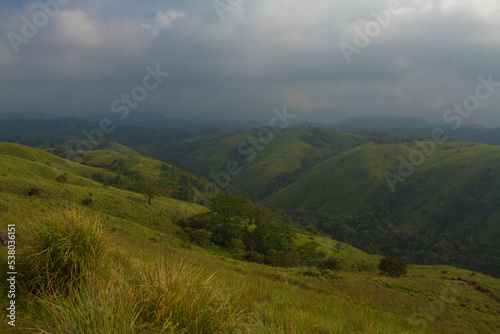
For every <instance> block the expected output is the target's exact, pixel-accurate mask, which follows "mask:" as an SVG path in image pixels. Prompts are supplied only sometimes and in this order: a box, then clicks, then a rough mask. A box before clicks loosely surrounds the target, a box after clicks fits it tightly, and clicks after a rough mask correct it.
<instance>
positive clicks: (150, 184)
mask: <svg viewBox="0 0 500 334" xmlns="http://www.w3.org/2000/svg"><path fill="white" fill-rule="evenodd" d="M135 189H136V190H137V192H139V193H141V194H143V195H144V197H146V200H147V201H148V203H149V205H151V203H152V201H153V200H154V199H155V198H156V197H158V196H160V195H161V190H160V188H159V187H158V183H157V182H156V181H153V180H149V181H141V182H138V183H137V184H136V186H135Z"/></svg>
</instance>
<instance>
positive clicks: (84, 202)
mask: <svg viewBox="0 0 500 334" xmlns="http://www.w3.org/2000/svg"><path fill="white" fill-rule="evenodd" d="M92 196H93V194H92V193H89V194H88V195H87V197H86V198H84V199H83V200H82V205H85V206H89V205H90V204H92V202H93V201H94V200H93V199H92Z"/></svg>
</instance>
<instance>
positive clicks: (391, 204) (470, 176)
mask: <svg viewBox="0 0 500 334" xmlns="http://www.w3.org/2000/svg"><path fill="white" fill-rule="evenodd" d="M415 149H417V147H415V146H414V145H413V144H411V145H402V144H381V145H376V144H365V145H363V146H361V147H357V148H355V149H353V150H350V151H348V152H344V153H343V154H341V155H339V156H336V157H333V158H331V159H329V160H327V161H325V162H323V163H322V164H320V165H318V166H316V167H314V168H312V169H311V170H309V171H308V172H306V173H305V174H304V175H302V176H300V177H299V178H298V179H297V180H296V181H295V182H294V183H293V184H292V185H290V186H289V187H287V188H285V189H282V190H281V191H279V192H277V193H275V194H272V195H271V196H269V197H268V198H266V199H265V201H264V202H265V203H266V204H268V205H272V206H277V207H281V208H288V209H290V210H306V211H310V212H324V213H328V214H330V215H331V218H330V220H331V221H335V219H334V217H336V216H342V217H344V218H348V219H350V223H349V224H351V225H350V226H351V228H353V229H354V230H355V231H356V233H362V232H361V231H360V230H362V229H368V231H370V233H371V234H370V236H368V235H367V236H361V235H357V236H353V235H352V231H351V232H349V231H347V230H345V229H344V228H343V229H344V231H343V232H342V231H340V230H339V229H338V228H334V229H333V230H335V232H331V233H334V234H333V237H335V238H339V239H340V240H344V238H346V239H345V240H346V241H350V242H353V243H354V244H355V245H357V246H358V247H362V248H363V249H367V250H370V251H381V250H382V249H384V250H385V253H391V254H398V255H403V254H404V255H405V256H408V257H409V259H411V260H412V261H419V262H429V263H436V262H441V263H453V264H457V265H461V266H466V267H469V268H474V269H477V270H483V271H485V272H489V273H492V274H495V275H500V271H499V270H500V269H499V268H498V266H497V265H496V263H498V261H500V245H499V244H498V242H497V241H498V240H499V239H500V220H499V217H500V197H499V195H498V194H499V193H500V167H499V166H500V148H499V147H497V146H489V145H483V144H473V143H443V144H440V145H438V146H437V148H436V151H435V152H434V153H433V154H432V155H430V156H428V157H425V161H424V163H423V164H421V165H415V166H413V168H414V172H413V173H409V174H411V175H406V176H408V177H406V178H405V177H403V178H402V180H404V182H397V183H396V185H395V189H396V191H395V192H394V193H392V192H391V191H390V187H389V186H388V183H387V181H386V179H385V177H384V175H385V173H386V172H388V171H389V172H393V173H395V175H396V174H398V172H397V171H398V166H399V165H400V160H399V157H402V158H405V159H407V160H408V159H409V156H410V154H411V153H412V152H413V151H414V150H415ZM403 171H404V170H403ZM338 221H339V219H337V223H334V222H332V223H331V224H334V225H335V224H336V226H337V227H338V226H340V225H339V224H341V223H339V222H338ZM341 225H342V224H341ZM330 227H331V226H330ZM333 230H331V231H333ZM382 231H383V232H382ZM401 233H403V234H406V235H405V236H404V237H403V236H402V234H401ZM349 234H350V235H351V236H350V237H349ZM411 238H414V239H415V240H419V241H418V242H417V241H415V242H409V241H407V240H409V239H411ZM403 240H404V241H403ZM370 244H371V245H372V246H370ZM391 249H392V250H391ZM396 249H397V251H395V250H396ZM422 252H428V253H427V254H424V253H422ZM429 252H430V253H429Z"/></svg>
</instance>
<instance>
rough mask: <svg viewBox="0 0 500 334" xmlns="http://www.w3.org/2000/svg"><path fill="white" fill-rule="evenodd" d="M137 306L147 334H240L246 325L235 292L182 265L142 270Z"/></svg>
mask: <svg viewBox="0 0 500 334" xmlns="http://www.w3.org/2000/svg"><path fill="white" fill-rule="evenodd" d="M137 291H139V293H140V294H139V295H138V296H137V297H138V299H137V307H138V312H139V319H140V320H141V322H142V323H143V324H144V325H145V327H144V328H143V330H144V331H146V332H148V333H170V332H173V333H206V334H210V333H213V334H219V333H220V334H229V333H238V332H240V330H241V329H242V328H243V327H242V326H244V323H245V322H246V314H245V310H244V309H243V308H242V307H241V306H239V305H241V304H242V303H241V301H238V297H237V296H236V295H235V293H231V292H230V291H228V290H227V289H225V288H223V287H222V286H221V284H220V283H219V282H218V281H216V280H215V279H214V277H213V275H212V276H210V277H208V278H205V277H203V273H202V272H200V271H198V270H195V269H194V268H193V267H192V266H190V265H187V264H185V263H183V262H180V263H177V264H175V263H174V264H172V263H169V262H166V261H162V262H157V263H156V264H154V265H152V266H151V267H150V268H147V270H140V271H139V278H138V289H137Z"/></svg>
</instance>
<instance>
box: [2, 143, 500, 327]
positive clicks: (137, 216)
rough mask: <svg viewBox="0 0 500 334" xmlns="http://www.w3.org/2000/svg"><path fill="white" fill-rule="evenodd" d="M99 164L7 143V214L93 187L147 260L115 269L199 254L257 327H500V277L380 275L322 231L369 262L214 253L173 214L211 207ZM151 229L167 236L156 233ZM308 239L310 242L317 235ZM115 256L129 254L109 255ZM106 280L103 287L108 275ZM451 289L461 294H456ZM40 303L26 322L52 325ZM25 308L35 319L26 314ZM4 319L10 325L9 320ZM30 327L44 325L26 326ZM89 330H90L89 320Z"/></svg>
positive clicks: (429, 272) (447, 270)
mask: <svg viewBox="0 0 500 334" xmlns="http://www.w3.org/2000/svg"><path fill="white" fill-rule="evenodd" d="M54 162H56V163H58V164H60V165H64V166H68V169H67V171H71V174H70V176H69V177H68V181H67V183H64V184H62V183H59V182H57V181H56V179H55V178H56V176H57V175H58V174H59V173H60V172H61V171H58V170H54V168H53V167H52V166H53V165H54ZM94 170H95V169H94V168H91V167H86V166H81V165H76V164H71V163H68V164H66V163H65V162H63V161H62V160H61V159H59V158H56V157H54V156H52V155H50V154H47V153H45V152H42V151H40V150H35V149H29V148H25V147H22V146H19V145H12V144H0V184H1V188H0V189H1V190H0V216H1V218H2V219H1V220H2V222H3V223H4V224H7V223H16V225H17V227H21V225H25V224H28V223H27V220H30V221H32V222H33V221H35V222H36V220H35V218H36V217H38V216H43V215H44V211H45V209H46V208H47V207H52V208H55V209H57V208H60V207H61V205H64V203H66V204H68V205H70V204H71V203H76V204H77V205H78V204H79V202H80V201H81V200H82V199H83V198H84V197H85V195H86V194H87V193H88V192H92V193H93V194H94V201H93V203H92V204H91V205H89V206H88V207H85V211H87V212H89V213H92V212H100V213H101V215H102V216H103V218H104V223H105V226H106V227H108V228H111V227H112V228H115V229H117V230H116V231H115V232H113V233H111V234H110V235H111V237H112V241H113V243H114V244H116V245H117V246H118V247H119V248H120V249H121V251H122V252H123V254H124V257H125V258H126V259H128V261H131V263H136V264H137V266H139V267H137V266H134V265H132V264H130V263H129V264H128V265H127V266H126V267H128V266H130V268H129V269H128V270H130V271H127V268H125V269H122V270H124V272H123V273H122V274H121V275H123V277H122V276H119V277H117V276H116V275H114V276H113V277H114V279H118V280H120V279H122V280H125V279H126V277H133V276H134V275H138V273H137V271H136V270H138V268H145V269H147V270H149V269H153V268H154V263H155V262H156V261H167V262H168V263H170V264H172V267H174V268H178V267H179V264H181V263H189V264H191V265H192V266H194V267H195V268H197V269H199V270H201V271H202V272H203V273H206V274H204V275H206V276H208V275H210V274H211V273H214V279H215V283H216V284H215V283H214V288H212V289H216V288H215V287H216V286H219V285H222V286H224V287H225V288H226V289H229V291H233V294H234V296H235V300H236V301H238V306H239V307H242V308H243V309H244V311H245V313H246V315H247V317H246V318H245V321H244V323H243V324H242V331H243V330H246V331H247V332H251V333H402V332H408V333H420V332H421V331H420V329H421V327H419V326H416V325H414V324H412V323H411V320H409V319H413V320H414V322H413V323H417V321H418V323H419V324H422V323H423V322H422V321H423V320H425V321H426V325H427V326H428V328H429V332H432V333H487V332H495V331H498V330H499V329H500V322H499V318H498V314H499V312H500V281H499V280H496V279H492V278H490V277H488V276H485V275H482V274H476V273H471V272H469V271H465V270H460V269H456V268H451V267H442V266H435V267H431V266H410V267H409V272H408V275H407V276H406V277H403V278H400V279H392V278H387V277H380V276H378V272H377V270H375V269H374V266H375V264H376V262H377V259H378V257H376V256H368V255H367V254H365V253H363V252H361V251H359V250H357V249H355V248H353V247H350V246H348V245H343V244H342V245H341V246H340V247H336V246H337V243H336V242H335V241H333V240H330V239H327V238H321V237H313V238H314V239H315V240H316V241H318V242H320V243H321V245H322V246H321V247H322V249H323V250H325V251H327V252H329V253H330V254H337V255H338V256H340V257H344V258H346V259H347V260H349V261H350V262H352V263H365V264H368V267H367V268H368V269H367V270H366V271H362V272H357V271H339V272H326V273H323V274H322V273H320V272H319V271H318V270H316V269H313V268H291V269H280V268H272V267H268V266H263V265H257V264H252V263H245V262H240V261H236V260H232V259H228V258H226V257H221V256H214V255H211V254H209V253H207V252H206V251H205V250H201V249H198V248H191V249H189V248H188V249H185V248H181V247H179V245H181V244H182V242H181V241H179V240H178V239H177V238H176V237H175V235H176V227H175V226H174V225H173V224H172V221H173V220H175V219H178V218H182V217H183V216H189V215H193V214H196V213H198V212H201V211H203V210H204V208H202V207H199V206H196V205H193V204H189V203H185V202H179V201H175V200H171V199H167V198H160V199H159V200H157V201H156V202H154V205H153V206H151V207H149V206H148V205H146V203H145V200H144V199H143V198H142V197H141V196H140V195H138V194H135V193H131V192H128V191H123V190H119V189H115V188H113V187H110V188H109V189H105V188H104V187H102V186H101V185H100V184H98V183H96V182H94V181H92V180H90V179H88V178H85V177H84V176H85V175H87V174H90V173H93V172H94ZM34 186H37V187H41V188H42V189H43V190H44V192H43V194H42V195H40V196H32V197H28V196H27V195H26V190H27V189H29V188H30V187H34ZM151 237H156V238H158V239H159V241H160V242H159V243H153V242H150V241H149V238H151ZM299 239H300V240H303V241H304V242H305V241H307V240H308V236H300V238H299ZM1 256H2V261H3V260H5V252H3V251H2V255H1ZM123 262H124V263H128V262H127V261H125V260H123ZM109 266H110V267H114V266H119V264H118V263H109ZM370 266H371V268H372V269H369V268H370ZM456 277H461V278H462V279H466V280H470V281H472V280H474V281H475V285H474V286H468V285H466V284H464V283H461V284H459V283H457V282H456V281H453V280H452V278H456ZM186 279H189V278H186ZM117 284H118V283H117ZM450 284H451V285H450ZM450 286H451V287H452V290H450ZM477 287H481V288H480V289H479V288H477ZM96 288H97V289H98V290H99V289H101V288H100V285H97V286H96ZM199 288H200V289H201V288H203V285H202V286H199ZM476 288H477V289H476ZM102 289H103V290H104V291H107V289H108V290H109V289H112V286H108V285H105V286H104V288H102ZM479 290H481V291H479ZM111 291H112V290H111ZM446 291H452V293H453V294H452V295H450V294H449V293H448V295H446V294H444V293H443V292H446ZM109 292H110V291H108V292H107V293H109ZM107 293H106V294H105V296H106V295H108V294H107ZM116 293H119V291H117V292H116ZM113 295H114V294H113ZM443 296H446V297H448V298H447V301H446V302H442V304H440V303H438V301H440V300H441V298H442V297H443ZM97 297H99V298H100V297H102V296H100V295H99V296H97ZM97 297H96V298H97ZM451 297H454V298H455V300H450V298H451ZM4 298H5V297H4ZM186 298H189V297H186ZM99 300H100V299H99ZM117 300H126V298H125V296H120V295H117V296H116V298H114V301H112V302H116V301H117ZM97 301H98V300H94V301H91V302H90V303H89V305H88V307H89V308H91V309H92V308H93V307H95V311H96V314H97V315H98V316H99V315H100V312H101V311H99V309H98V307H100V306H99V305H100V303H97ZM52 302H54V300H52ZM4 303H5V300H4V299H3V300H2V304H4ZM110 303H111V302H110ZM31 306H36V305H31ZM438 306H439V308H436V307H438ZM2 309H4V308H3V307H2ZM30 309H31V307H30V308H28V307H27V308H26V309H25V310H22V309H21V310H20V313H19V317H20V321H21V324H22V325H23V326H22V327H24V328H34V327H35V328H39V329H44V324H45V320H47V319H40V318H39V316H38V315H37V314H36V313H33V312H34V311H33V312H30V311H29V310H30ZM432 310H434V311H432ZM76 311H78V310H76ZM50 316H51V315H50V314H49V315H48V317H49V321H50ZM124 316H127V314H125V315H124ZM24 317H25V318H24ZM54 317H55V316H54ZM2 318H5V316H4V315H2ZM23 318H24V319H26V320H29V323H28V322H26V321H24V322H23ZM0 326H4V329H8V327H6V324H5V322H4V321H2V322H1V325H0ZM0 328H2V327H0ZM22 332H27V333H31V332H39V331H36V330H28V329H26V330H24V331H22ZM81 332H82V333H89V331H88V330H87V331H86V330H85V329H84V328H81Z"/></svg>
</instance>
